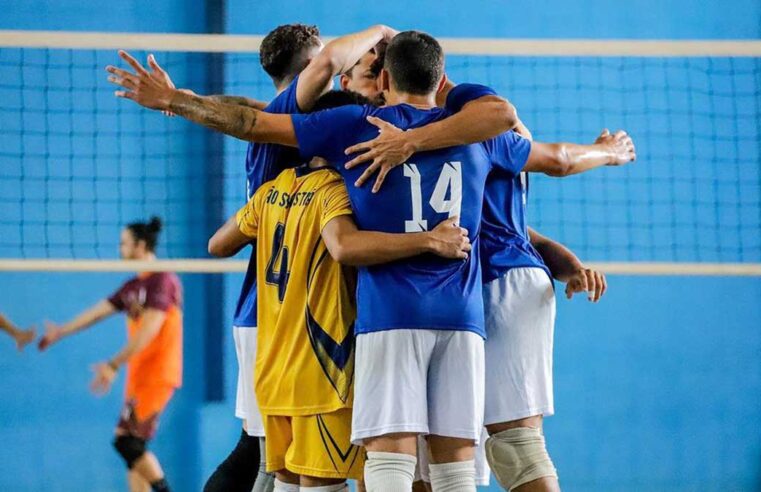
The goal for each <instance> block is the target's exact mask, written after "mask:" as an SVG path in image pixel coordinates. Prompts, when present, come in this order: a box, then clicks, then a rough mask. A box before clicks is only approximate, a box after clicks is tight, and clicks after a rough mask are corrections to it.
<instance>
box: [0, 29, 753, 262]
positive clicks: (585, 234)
mask: <svg viewBox="0 0 761 492" xmlns="http://www.w3.org/2000/svg"><path fill="white" fill-rule="evenodd" d="M261 39H262V38H261V36H231V35H162V34H145V33H135V34H105V33H66V32H30V31H0V100H1V101H2V103H0V163H2V166H1V167H2V173H0V270H42V271H61V270H69V271H114V270H125V271H132V270H139V269H140V265H138V264H136V263H134V262H121V261H119V260H118V242H119V230H120V229H121V228H122V227H123V226H124V225H125V224H127V223H129V222H131V221H135V220H147V219H148V218H149V217H150V216H152V215H156V216H159V217H161V218H162V219H163V220H164V222H165V224H166V228H165V230H164V232H163V233H162V238H161V241H160V246H159V249H158V255H159V257H161V258H162V260H161V261H160V262H158V263H152V264H151V269H154V270H155V269H166V270H173V271H185V272H188V271H193V272H206V273H213V272H223V271H243V270H244V269H245V262H244V261H242V260H239V261H218V260H210V259H208V255H207V254H206V241H207V239H208V237H209V235H210V234H211V233H213V231H214V230H215V229H216V227H217V226H219V225H220V224H221V223H222V222H223V221H224V220H225V218H226V217H227V216H229V215H230V214H231V213H233V212H234V211H235V210H236V209H237V208H238V207H240V206H241V205H242V204H243V203H244V200H245V172H244V160H245V147H246V144H245V143H244V142H240V141H237V140H235V139H232V138H229V137H223V136H220V135H218V134H215V133H213V132H211V131H208V130H206V129H203V128H200V127H197V126H194V125H192V124H190V123H188V122H187V121H184V120H183V119H182V118H169V117H166V116H164V115H162V114H160V113H158V112H152V111H147V110H144V109H143V108H140V107H138V106H136V105H134V104H132V103H129V102H125V101H123V100H119V99H117V98H115V97H114V95H113V91H114V87H113V86H112V85H111V84H109V83H108V82H107V81H106V75H107V74H106V72H105V71H104V68H105V66H106V65H109V64H114V65H120V64H121V63H120V60H119V58H118V56H117V54H116V50H117V49H126V50H129V51H130V52H132V53H133V54H134V55H136V56H137V57H138V58H139V59H145V56H146V55H147V54H148V53H153V54H154V55H155V56H156V58H157V60H158V61H159V63H161V64H162V66H163V67H164V68H165V69H166V70H167V71H168V72H169V74H170V75H171V76H172V78H173V81H174V82H175V84H176V85H177V86H178V87H187V88H190V89H193V90H194V91H196V92H198V93H201V94H210V93H216V94H219V93H225V94H234V95H244V96H249V97H254V98H257V99H261V100H269V99H270V98H271V97H272V96H273V95H274V89H273V87H272V85H271V83H270V81H269V79H268V77H267V75H266V74H265V73H264V71H263V70H262V69H261V67H260V66H259V59H258V55H257V50H258V47H259V43H260V42H261ZM442 44H443V46H444V49H445V52H446V54H447V62H446V63H447V74H448V76H449V77H450V78H451V79H452V80H454V81H455V82H478V83H483V84H486V85H489V86H491V87H493V88H494V89H496V90H497V91H498V92H499V93H500V94H501V95H503V96H504V97H506V98H508V99H509V100H510V101H511V102H512V103H513V104H514V105H515V106H516V107H517V109H518V111H519V114H520V116H521V119H522V120H523V121H524V122H525V123H526V125H527V126H528V127H529V128H530V129H531V130H532V133H533V134H534V138H535V139H536V140H539V141H571V142H592V141H593V140H594V139H595V138H596V136H597V135H598V134H599V132H600V131H601V130H602V129H603V128H609V129H610V130H611V131H613V130H616V129H619V128H620V129H625V130H626V131H628V132H629V133H630V134H631V135H632V137H633V138H634V140H635V143H636V145H637V155H638V160H637V162H636V163H634V164H631V165H627V166H623V167H620V168H608V169H601V170H598V171H595V172H591V173H585V174H583V175H579V176H574V177H570V178H564V179H557V178H550V177H545V176H532V178H531V182H530V194H529V207H528V211H529V212H528V213H529V223H530V224H531V226H532V227H534V228H535V229H537V230H538V231H541V232H542V233H543V234H545V235H547V236H550V237H552V238H554V239H556V240H559V241H560V242H562V243H564V244H566V245H567V246H568V247H570V248H571V249H572V250H573V251H575V252H576V253H577V254H578V255H579V256H580V257H581V258H582V259H583V260H584V261H585V262H589V263H592V264H594V265H595V266H598V267H600V268H602V269H603V270H605V271H607V272H609V273H626V274H646V275H650V274H670V275H695V274H697V275H761V42H758V41H747V42H731V41H712V42H704V41H598V40H596V41H586V40H574V41H563V40H552V41H550V40H488V39H442Z"/></svg>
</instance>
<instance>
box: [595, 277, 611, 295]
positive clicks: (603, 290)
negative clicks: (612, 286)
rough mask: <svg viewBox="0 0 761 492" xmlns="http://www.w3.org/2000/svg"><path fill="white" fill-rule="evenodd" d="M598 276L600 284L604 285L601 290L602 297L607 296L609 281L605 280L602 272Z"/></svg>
mask: <svg viewBox="0 0 761 492" xmlns="http://www.w3.org/2000/svg"><path fill="white" fill-rule="evenodd" d="M597 275H599V278H600V283H601V284H602V289H601V290H600V297H602V296H604V295H605V291H606V290H608V279H606V278H605V274H604V273H602V272H597Z"/></svg>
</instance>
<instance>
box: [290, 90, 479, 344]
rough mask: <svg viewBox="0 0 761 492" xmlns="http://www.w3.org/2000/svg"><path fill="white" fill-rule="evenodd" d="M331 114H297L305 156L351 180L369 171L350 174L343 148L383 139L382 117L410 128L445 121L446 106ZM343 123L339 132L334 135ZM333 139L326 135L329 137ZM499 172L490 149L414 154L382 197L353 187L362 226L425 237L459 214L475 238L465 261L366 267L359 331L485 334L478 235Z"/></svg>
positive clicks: (357, 109) (419, 260)
mask: <svg viewBox="0 0 761 492" xmlns="http://www.w3.org/2000/svg"><path fill="white" fill-rule="evenodd" d="M323 113H334V114H336V116H337V118H336V119H333V118H331V117H330V116H331V115H329V114H321V113H316V114H313V115H304V116H294V117H293V121H294V128H295V129H296V134H297V137H298V140H299V146H300V148H301V151H302V156H305V157H306V156H308V155H319V156H321V157H324V158H326V159H328V160H329V161H330V162H331V164H333V165H335V166H336V167H337V168H338V169H339V170H340V172H341V173H342V175H343V176H344V178H345V180H346V182H347V183H353V182H354V181H355V180H356V179H357V178H358V177H359V175H360V174H361V172H362V171H363V170H364V169H362V168H357V169H352V170H346V169H344V166H343V164H344V163H345V162H346V161H347V160H348V157H347V156H345V155H344V152H343V151H344V149H345V148H346V147H348V146H350V145H352V144H354V143H357V142H362V141H366V140H371V139H373V138H374V137H375V136H377V133H378V130H377V128H376V127H375V126H373V125H370V124H369V123H367V121H366V118H367V116H369V115H372V116H377V117H379V118H381V119H383V120H385V121H388V122H389V123H391V124H393V125H395V126H397V127H398V128H401V129H403V130H406V129H409V128H417V127H420V126H424V125H426V124H429V123H432V122H435V121H438V120H440V119H443V118H445V117H447V116H450V115H451V113H450V112H449V111H447V110H445V109H439V108H434V109H418V108H415V107H413V106H411V105H408V104H401V105H396V106H389V107H384V108H374V107H370V106H363V107H362V106H347V107H343V108H339V109H337V110H333V111H330V112H323ZM334 126H339V127H340V128H341V130H340V132H334V131H331V130H330V129H331V127H334ZM326 134H327V135H326ZM491 167H492V159H491V156H490V152H489V149H488V147H487V146H485V145H482V144H474V145H467V146H459V147H450V148H448V149H442V150H438V151H433V152H423V153H418V154H415V155H413V156H412V157H411V158H410V159H409V161H408V162H407V163H406V164H404V165H402V166H399V167H397V168H395V169H393V170H392V171H391V172H390V173H389V174H388V176H387V177H386V180H385V182H384V185H383V187H382V188H381V190H380V192H378V193H377V194H373V193H372V192H371V190H370V187H369V186H365V187H362V188H357V187H355V186H353V185H351V184H350V185H348V192H349V196H350V198H351V204H352V208H353V210H354V215H355V217H356V220H357V224H358V226H359V227H360V228H361V229H365V230H378V231H383V232H391V233H400V232H419V231H426V230H431V229H433V228H434V227H435V226H436V225H437V224H438V223H440V222H441V221H443V220H446V219H447V218H449V217H454V216H459V217H460V225H461V226H462V227H465V228H466V229H467V230H468V232H469V234H470V237H471V238H472V241H473V254H472V255H471V257H470V258H469V259H468V260H466V261H459V260H442V259H438V258H434V257H432V256H427V255H423V256H418V257H415V258H410V259H407V260H403V261H398V262H394V263H389V264H385V265H378V266H375V267H369V268H362V269H360V273H359V287H358V291H357V298H358V304H359V306H360V307H361V309H360V311H359V317H358V320H357V330H356V331H357V333H364V332H370V331H380V330H386V329H394V328H424V329H425V328H428V329H443V330H469V331H474V332H476V333H479V334H481V335H484V331H483V310H482V298H481V273H480V265H479V261H478V256H479V252H478V230H479V226H480V222H481V207H482V202H483V190H484V184H485V181H486V176H487V175H488V173H489V171H490V169H491Z"/></svg>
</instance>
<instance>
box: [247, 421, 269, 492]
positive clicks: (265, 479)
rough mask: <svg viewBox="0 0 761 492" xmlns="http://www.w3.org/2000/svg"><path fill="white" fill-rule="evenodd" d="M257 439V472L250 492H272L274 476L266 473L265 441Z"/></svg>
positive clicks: (260, 438) (264, 439) (261, 438)
mask: <svg viewBox="0 0 761 492" xmlns="http://www.w3.org/2000/svg"><path fill="white" fill-rule="evenodd" d="M259 418H260V419H261V417H259ZM257 439H258V441H259V468H258V470H259V471H258V472H257V474H256V481H255V482H254V488H253V490H251V492H272V491H273V490H274V489H275V474H274V473H267V439H266V438H265V437H259V438H257Z"/></svg>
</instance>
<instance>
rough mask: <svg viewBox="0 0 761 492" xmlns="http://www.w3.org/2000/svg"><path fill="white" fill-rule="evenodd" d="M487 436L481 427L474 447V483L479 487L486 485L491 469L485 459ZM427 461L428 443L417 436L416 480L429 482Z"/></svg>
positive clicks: (428, 461) (428, 460)
mask: <svg viewBox="0 0 761 492" xmlns="http://www.w3.org/2000/svg"><path fill="white" fill-rule="evenodd" d="M487 437H489V436H488V434H486V429H483V431H482V433H481V442H480V443H479V445H478V446H477V447H476V485H478V486H479V487H488V486H489V478H490V476H491V469H490V468H489V463H488V462H487V461H486V447H485V446H484V444H485V441H486V438H487ZM428 463H430V459H429V457H428V445H427V444H426V442H425V439H424V438H423V436H418V441H417V467H416V468H415V481H416V482H417V481H419V480H422V481H423V482H426V483H431V475H430V473H429V470H428Z"/></svg>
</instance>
